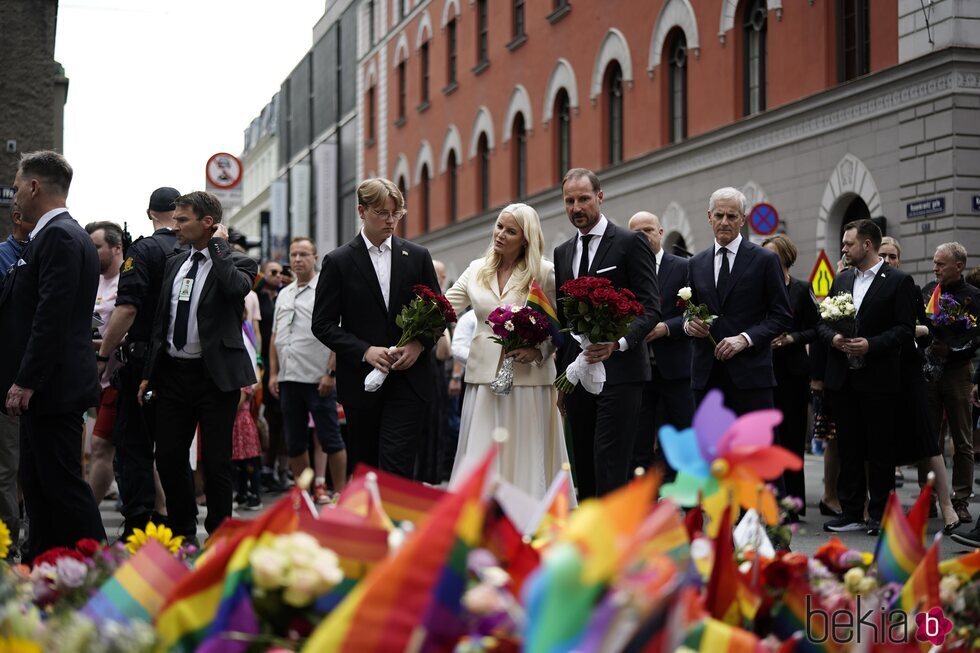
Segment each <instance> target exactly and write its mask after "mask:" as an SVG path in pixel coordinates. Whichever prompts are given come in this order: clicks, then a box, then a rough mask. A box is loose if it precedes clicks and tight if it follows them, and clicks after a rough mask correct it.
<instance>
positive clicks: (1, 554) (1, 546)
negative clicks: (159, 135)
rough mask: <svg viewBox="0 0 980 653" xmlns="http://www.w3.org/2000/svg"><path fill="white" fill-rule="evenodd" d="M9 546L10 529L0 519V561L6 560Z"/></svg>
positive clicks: (10, 542)
mask: <svg viewBox="0 0 980 653" xmlns="http://www.w3.org/2000/svg"><path fill="white" fill-rule="evenodd" d="M11 544H13V542H12V541H11V540H10V529H9V528H7V525H6V524H5V523H3V520H2V519H0V559H2V558H6V557H7V554H8V553H10V545H11Z"/></svg>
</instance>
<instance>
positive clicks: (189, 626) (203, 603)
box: [156, 488, 303, 651]
mask: <svg viewBox="0 0 980 653" xmlns="http://www.w3.org/2000/svg"><path fill="white" fill-rule="evenodd" d="M302 501H303V498H302V490H300V489H298V488H294V489H293V490H292V491H290V493H289V494H287V495H286V496H284V497H282V498H281V499H279V501H277V502H276V503H275V505H273V506H272V507H271V508H269V510H267V511H266V512H265V513H263V514H262V515H260V516H259V517H257V518H256V519H255V520H254V521H252V522H251V523H249V525H248V526H246V527H244V528H241V529H239V530H238V531H237V532H235V533H234V535H232V536H231V537H229V538H228V539H226V540H222V541H220V542H218V543H215V544H214V545H213V546H212V547H211V548H209V549H208V550H207V551H206V552H205V554H204V556H202V558H200V559H199V560H198V562H199V565H198V567H197V568H195V569H194V571H192V572H191V573H189V574H188V575H186V576H185V577H184V578H183V579H181V580H180V582H179V583H177V585H176V587H174V589H173V591H172V592H171V593H170V595H169V596H168V597H167V601H166V604H165V605H164V606H163V609H162V610H161V612H160V615H159V616H158V617H157V620H156V630H157V634H158V635H159V636H160V641H159V646H158V647H157V650H160V651H194V650H197V648H198V647H199V646H201V645H203V644H204V643H205V641H206V640H209V639H210V640H213V639H215V638H218V637H220V635H221V633H222V632H223V631H225V630H227V625H228V623H229V621H230V620H232V618H233V617H234V616H235V613H236V610H237V609H238V608H239V607H240V605H241V603H242V598H243V594H242V591H241V588H242V586H243V584H244V582H245V580H246V578H247V575H248V574H249V573H250V572H249V563H248V558H249V555H251V553H252V550H253V549H254V548H255V545H256V543H257V542H258V539H259V536H261V535H262V534H263V533H272V534H282V533H291V532H293V531H295V530H296V526H297V524H298V521H299V517H298V515H297V507H298V506H300V505H301V502H302Z"/></svg>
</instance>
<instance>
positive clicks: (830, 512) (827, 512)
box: [818, 501, 844, 517]
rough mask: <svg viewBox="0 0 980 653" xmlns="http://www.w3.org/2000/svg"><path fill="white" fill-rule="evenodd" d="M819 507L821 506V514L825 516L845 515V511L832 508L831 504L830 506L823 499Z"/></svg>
mask: <svg viewBox="0 0 980 653" xmlns="http://www.w3.org/2000/svg"><path fill="white" fill-rule="evenodd" d="M818 507H819V508H820V514H821V515H823V516H824V517H843V516H844V513H842V512H838V511H836V510H834V509H833V508H831V507H830V506H828V505H827V504H826V503H824V502H823V501H821V502H820V504H819V505H818Z"/></svg>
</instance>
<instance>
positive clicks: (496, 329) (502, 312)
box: [487, 306, 551, 395]
mask: <svg viewBox="0 0 980 653" xmlns="http://www.w3.org/2000/svg"><path fill="white" fill-rule="evenodd" d="M487 324H489V325H490V328H491V329H492V330H493V337H491V338H490V339H491V340H493V341H494V342H496V343H497V344H499V345H500V346H501V347H503V348H504V354H509V353H510V352H512V351H514V350H515V349H520V348H522V347H537V346H538V345H540V344H541V343H542V342H544V341H545V340H547V339H548V338H549V337H551V331H550V330H549V328H548V316H546V315H545V314H544V313H541V312H540V311H536V310H534V309H533V308H531V307H530V306H498V307H497V308H495V309H493V312H492V313H490V315H488V316H487ZM513 385H514V359H513V358H504V361H503V363H502V364H501V366H500V371H498V372H497V378H495V379H494V380H493V382H491V383H490V389H491V390H492V391H493V393H494V394H498V395H506V394H510V390H511V388H512V387H513Z"/></svg>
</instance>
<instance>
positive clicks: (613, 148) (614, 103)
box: [603, 61, 623, 164]
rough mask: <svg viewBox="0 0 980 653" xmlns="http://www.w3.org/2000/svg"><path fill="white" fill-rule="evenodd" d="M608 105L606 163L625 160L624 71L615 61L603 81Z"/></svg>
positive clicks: (610, 65)
mask: <svg viewBox="0 0 980 653" xmlns="http://www.w3.org/2000/svg"><path fill="white" fill-rule="evenodd" d="M603 96H604V98H605V104H606V116H605V117H606V163H609V164H613V163H619V162H620V161H622V160H623V69H622V68H620V67H619V62H617V61H613V62H612V63H610V64H609V67H608V68H606V78H605V80H604V81H603Z"/></svg>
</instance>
